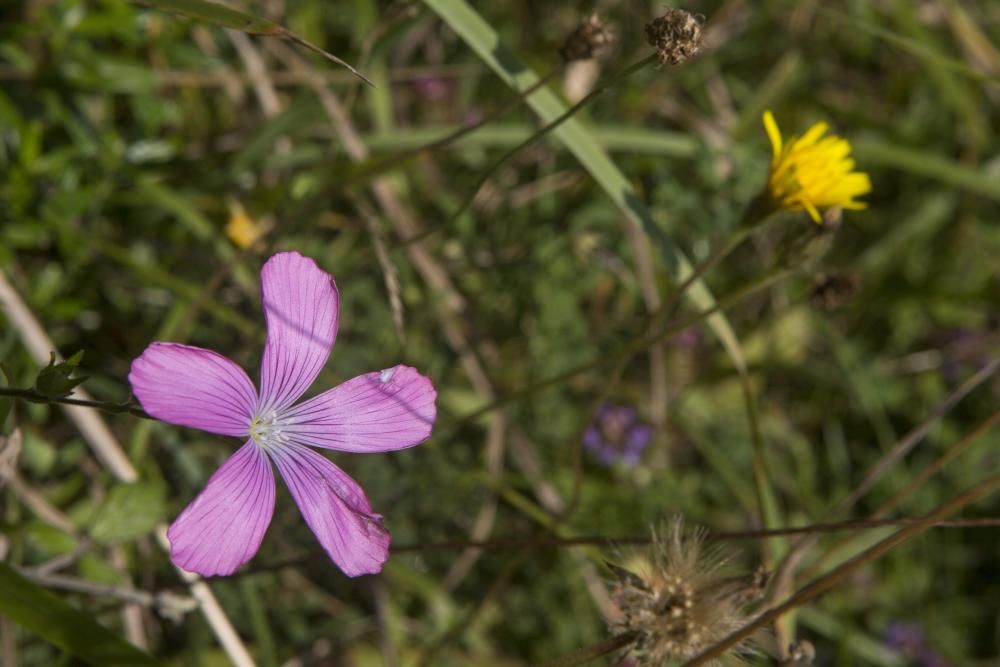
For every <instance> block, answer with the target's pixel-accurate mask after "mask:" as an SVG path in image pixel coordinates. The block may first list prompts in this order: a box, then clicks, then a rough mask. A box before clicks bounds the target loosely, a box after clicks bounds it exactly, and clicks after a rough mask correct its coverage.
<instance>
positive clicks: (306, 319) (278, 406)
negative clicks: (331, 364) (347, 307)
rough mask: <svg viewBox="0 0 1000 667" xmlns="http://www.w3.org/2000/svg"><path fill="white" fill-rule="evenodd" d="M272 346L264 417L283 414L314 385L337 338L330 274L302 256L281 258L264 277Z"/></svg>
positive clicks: (265, 369)
mask: <svg viewBox="0 0 1000 667" xmlns="http://www.w3.org/2000/svg"><path fill="white" fill-rule="evenodd" d="M260 291H261V300H262V301H263V303H264V318H265V320H266V321H267V344H266V345H265V347H264V361H263V363H262V364H261V369H260V383H261V387H260V400H261V412H268V411H271V410H275V411H280V410H282V409H283V408H285V407H288V406H289V405H291V404H292V403H294V402H295V400H296V399H297V398H298V397H299V396H301V395H302V394H303V393H304V392H305V390H306V389H308V388H309V385H311V384H312V383H313V380H315V379H316V376H317V375H319V372H320V370H321V369H322V368H323V366H324V365H325V364H326V360H327V359H328V358H329V356H330V349H331V348H332V347H333V341H334V340H335V339H336V338H337V317H338V309H339V307H340V297H339V295H338V293H337V285H336V284H335V283H334V282H333V278H331V277H330V274H328V273H326V272H325V271H323V270H322V269H320V268H319V267H318V266H316V262H314V261H313V260H311V259H309V258H308V257H303V256H302V255H300V254H299V253H297V252H282V253H278V254H277V255H274V256H273V257H271V259H269V260H267V262H266V263H265V264H264V268H263V269H261V272H260Z"/></svg>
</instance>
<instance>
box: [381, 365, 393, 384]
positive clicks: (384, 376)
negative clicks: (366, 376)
mask: <svg viewBox="0 0 1000 667" xmlns="http://www.w3.org/2000/svg"><path fill="white" fill-rule="evenodd" d="M395 374H396V367H395V366H393V367H392V368H386V369H385V370H384V371H382V372H381V373H379V374H378V381H379V382H381V383H382V384H385V383H387V382H389V381H390V380H392V376H393V375H395Z"/></svg>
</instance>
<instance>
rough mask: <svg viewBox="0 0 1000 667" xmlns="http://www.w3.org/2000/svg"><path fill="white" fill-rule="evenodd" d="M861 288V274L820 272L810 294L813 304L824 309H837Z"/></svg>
mask: <svg viewBox="0 0 1000 667" xmlns="http://www.w3.org/2000/svg"><path fill="white" fill-rule="evenodd" d="M860 289H861V274H858V273H820V274H819V275H817V276H816V278H815V281H814V282H813V288H812V292H811V293H810V295H809V298H810V300H811V301H812V304H813V305H814V306H816V307H817V308H821V309H822V310H836V309H837V308H840V307H841V306H843V305H844V304H845V303H847V302H848V301H850V300H851V298H852V297H853V296H854V295H855V294H857V293H858V290H860Z"/></svg>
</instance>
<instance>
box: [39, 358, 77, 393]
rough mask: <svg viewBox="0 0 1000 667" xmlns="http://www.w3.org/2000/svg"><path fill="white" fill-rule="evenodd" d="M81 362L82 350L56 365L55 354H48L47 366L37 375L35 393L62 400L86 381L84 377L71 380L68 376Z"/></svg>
mask: <svg viewBox="0 0 1000 667" xmlns="http://www.w3.org/2000/svg"><path fill="white" fill-rule="evenodd" d="M82 360H83V350H80V351H79V352H77V353H76V354H74V355H73V356H72V357H70V358H69V359H67V360H66V361H61V362H59V363H56V353H55V352H50V353H49V365H48V366H46V367H45V368H43V369H42V370H41V371H39V373H38V377H37V378H36V379H35V391H37V392H38V393H39V394H41V395H42V396H47V397H49V398H63V397H64V396H69V395H70V394H72V393H73V389H74V388H75V387H76V386H77V385H79V384H80V383H82V382H83V381H84V380H86V379H87V378H86V377H78V378H71V377H70V375H72V374H73V372H74V371H75V370H76V367H77V366H79V365H80V361H82Z"/></svg>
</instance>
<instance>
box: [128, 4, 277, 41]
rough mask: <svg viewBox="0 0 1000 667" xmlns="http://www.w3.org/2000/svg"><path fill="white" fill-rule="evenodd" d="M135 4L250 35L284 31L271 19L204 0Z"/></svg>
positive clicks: (272, 33) (274, 33) (275, 33)
mask: <svg viewBox="0 0 1000 667" xmlns="http://www.w3.org/2000/svg"><path fill="white" fill-rule="evenodd" d="M136 4H139V5H144V6H146V7H152V8H153V9H162V10H163V11H165V12H170V13H171V14H179V15H181V16H186V17H188V18H189V19H194V20H196V21H202V22H204V23H211V24H212V25H217V26H221V27H223V28H233V29H235V30H242V31H243V32H247V33H250V34H251V35H280V34H281V33H282V32H283V31H284V29H283V28H282V27H281V26H280V25H278V24H277V23H274V22H273V21H268V20H267V19H262V18H258V17H256V16H253V15H252V14H246V13H244V12H239V11H236V10H235V9H230V8H229V7H225V6H223V5H218V4H216V3H214V2H205V0H137V2H136Z"/></svg>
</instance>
